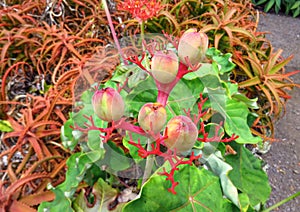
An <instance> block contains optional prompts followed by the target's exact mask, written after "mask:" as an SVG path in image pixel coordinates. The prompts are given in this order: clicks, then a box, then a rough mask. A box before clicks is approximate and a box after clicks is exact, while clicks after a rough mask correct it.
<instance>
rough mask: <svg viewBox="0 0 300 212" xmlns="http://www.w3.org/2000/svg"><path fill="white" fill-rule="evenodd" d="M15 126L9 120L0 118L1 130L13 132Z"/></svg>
mask: <svg viewBox="0 0 300 212" xmlns="http://www.w3.org/2000/svg"><path fill="white" fill-rule="evenodd" d="M12 131H13V128H12V126H11V124H10V123H9V121H6V120H0V132H12Z"/></svg>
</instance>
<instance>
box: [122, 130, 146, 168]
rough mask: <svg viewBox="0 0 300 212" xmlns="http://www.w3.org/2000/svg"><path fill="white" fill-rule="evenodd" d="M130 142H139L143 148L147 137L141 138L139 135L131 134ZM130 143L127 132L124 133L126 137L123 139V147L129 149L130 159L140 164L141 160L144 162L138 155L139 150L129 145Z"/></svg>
mask: <svg viewBox="0 0 300 212" xmlns="http://www.w3.org/2000/svg"><path fill="white" fill-rule="evenodd" d="M131 136H132V140H133V141H134V142H136V143H137V142H138V140H140V142H141V145H142V146H143V147H144V148H145V146H146V144H147V137H145V136H141V135H139V134H136V133H132V135H131ZM129 141H130V137H129V135H128V132H127V133H126V136H125V137H124V138H123V145H124V146H125V147H126V148H127V149H129V154H130V155H131V157H132V158H133V159H134V160H135V161H136V163H138V162H140V161H141V160H144V159H143V158H141V157H140V156H139V155H138V150H139V148H137V147H136V146H134V145H132V144H129V143H128V142H129Z"/></svg>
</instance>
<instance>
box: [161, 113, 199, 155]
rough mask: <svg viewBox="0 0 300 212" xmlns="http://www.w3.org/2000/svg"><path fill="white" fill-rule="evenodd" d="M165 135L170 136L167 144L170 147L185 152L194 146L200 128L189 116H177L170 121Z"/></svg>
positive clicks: (166, 140)
mask: <svg viewBox="0 0 300 212" xmlns="http://www.w3.org/2000/svg"><path fill="white" fill-rule="evenodd" d="M164 136H168V138H167V139H165V145H166V146H167V147H168V148H169V149H171V150H174V149H176V150H177V152H185V151H188V150H190V149H191V148H192V147H193V146H194V144H195V142H196V140H197V138H198V129H197V126H196V125H195V124H194V122H192V120H191V119H190V118H189V117H187V116H175V117H173V118H172V119H170V121H169V122H168V124H167V126H166V130H165V132H164Z"/></svg>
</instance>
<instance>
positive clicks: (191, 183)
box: [123, 165, 223, 212]
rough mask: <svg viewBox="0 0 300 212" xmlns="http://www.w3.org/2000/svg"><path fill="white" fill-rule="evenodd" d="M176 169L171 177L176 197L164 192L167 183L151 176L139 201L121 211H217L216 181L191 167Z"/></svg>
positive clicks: (219, 195) (218, 193)
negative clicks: (175, 182)
mask: <svg viewBox="0 0 300 212" xmlns="http://www.w3.org/2000/svg"><path fill="white" fill-rule="evenodd" d="M179 168H180V169H179V171H177V172H176V173H175V176H174V177H175V180H176V181H178V182H179V184H178V185H177V187H176V188H175V190H176V192H177V194H175V195H174V194H172V193H170V192H169V191H168V190H167V189H168V188H169V187H170V182H169V181H166V177H165V176H160V175H158V174H154V175H152V177H151V178H150V179H149V180H148V181H147V182H146V183H145V184H144V186H143V188H142V191H141V196H140V198H138V199H136V200H134V201H132V202H129V203H128V204H127V205H125V207H124V209H123V211H124V212H132V211H139V212H143V211H147V212H152V211H153V212H157V211H172V210H174V211H175V210H176V211H182V212H184V211H195V212H196V211H197V212H202V211H203V212H204V211H221V208H222V203H223V197H222V192H221V188H220V183H219V178H218V177H216V176H214V175H213V174H212V173H211V172H209V171H207V170H205V169H201V170H199V169H198V168H196V167H195V166H189V165H184V166H180V167H179Z"/></svg>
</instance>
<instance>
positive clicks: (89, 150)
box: [39, 48, 270, 212]
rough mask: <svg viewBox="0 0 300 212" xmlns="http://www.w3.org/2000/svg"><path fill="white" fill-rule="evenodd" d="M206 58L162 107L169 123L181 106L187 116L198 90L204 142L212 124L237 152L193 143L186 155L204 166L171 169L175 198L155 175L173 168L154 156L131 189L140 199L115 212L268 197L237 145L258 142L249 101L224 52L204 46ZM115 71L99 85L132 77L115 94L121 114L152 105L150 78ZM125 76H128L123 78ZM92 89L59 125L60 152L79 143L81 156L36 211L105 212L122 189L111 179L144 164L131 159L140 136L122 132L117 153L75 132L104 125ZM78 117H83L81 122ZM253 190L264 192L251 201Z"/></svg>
mask: <svg viewBox="0 0 300 212" xmlns="http://www.w3.org/2000/svg"><path fill="white" fill-rule="evenodd" d="M208 56H209V57H210V59H211V61H212V63H204V64H202V66H201V67H200V68H199V69H198V70H196V71H194V72H191V73H188V74H186V75H185V76H184V77H183V78H182V79H181V81H180V82H179V83H178V84H177V85H176V86H175V87H174V89H173V90H172V92H171V93H170V97H169V99H168V100H169V101H168V102H167V106H166V109H167V111H168V119H170V118H171V117H172V116H174V114H176V115H182V114H184V110H186V109H190V112H191V114H198V113H199V108H198V107H197V102H198V101H199V94H200V93H202V94H203V95H204V96H207V97H208V100H207V101H206V103H205V104H204V105H203V107H204V108H202V109H203V110H207V109H208V108H211V109H212V110H211V112H210V113H209V115H208V117H207V118H205V119H204V118H203V120H202V122H205V123H207V125H206V127H205V128H206V129H207V130H208V131H209V134H208V138H212V137H214V136H215V133H214V131H215V129H216V127H219V131H218V135H220V133H222V132H223V133H225V137H229V136H231V135H232V134H233V133H235V134H237V135H239V138H238V139H237V140H236V142H233V143H232V144H231V145H232V146H233V148H234V149H235V151H236V152H237V154H236V155H227V154H228V153H227V152H226V151H225V149H224V148H225V144H223V143H219V141H218V140H215V141H216V142H211V143H202V142H198V143H197V144H196V145H195V148H194V149H193V150H192V151H193V152H194V154H195V155H199V154H201V155H202V157H201V158H200V159H199V162H200V164H203V165H204V164H205V165H206V167H207V169H205V168H203V167H202V165H197V166H196V165H188V164H184V165H180V166H178V168H179V170H177V171H175V172H174V176H173V177H174V180H175V181H176V182H178V183H179V184H178V185H177V186H176V187H175V192H176V193H177V194H173V193H171V192H169V191H168V188H170V185H171V182H170V181H168V180H166V176H163V175H161V173H162V171H170V170H171V169H172V168H174V167H172V166H171V165H170V164H169V163H167V162H165V163H163V165H159V164H161V162H159V158H155V159H154V160H155V161H156V162H155V165H154V167H153V171H154V173H153V174H152V175H151V176H150V178H149V179H148V180H147V181H146V183H144V184H143V185H141V184H140V182H139V180H136V182H135V183H136V185H137V186H136V189H137V191H135V192H133V193H129V194H128V195H134V196H136V195H138V194H139V197H138V198H135V199H134V198H129V199H128V200H127V201H126V202H127V203H126V202H119V203H118V204H117V206H116V208H115V211H121V210H122V211H125V212H126V211H133V210H136V209H138V210H139V211H158V210H159V211H170V210H179V211H222V210H223V209H224V208H226V209H227V208H231V209H232V211H234V210H236V211H254V209H253V207H254V206H256V205H258V204H264V203H265V201H266V199H267V198H268V196H269V194H270V190H269V186H268V179H267V177H266V175H265V174H264V171H263V170H262V168H261V165H260V162H259V160H258V159H257V158H255V157H254V156H253V155H252V154H251V153H250V152H249V151H247V150H246V149H245V147H244V144H249V143H258V142H261V141H262V140H261V138H259V137H256V136H254V135H252V133H251V131H250V127H249V125H248V122H247V117H248V116H249V115H250V110H249V108H255V107H256V104H255V102H256V100H255V99H249V98H247V97H245V96H244V95H242V94H241V93H239V92H238V88H237V85H236V84H235V83H231V82H230V78H229V75H230V73H231V71H232V69H233V68H234V64H233V63H232V62H231V57H230V54H222V53H221V52H220V51H219V50H217V49H215V48H211V49H209V51H208ZM121 66H124V65H123V64H121V65H120V67H118V68H117V70H116V72H115V74H114V76H113V77H112V79H111V80H110V81H108V82H107V83H106V84H104V85H103V86H102V87H106V86H112V87H116V83H120V84H121V85H122V84H123V83H124V82H125V81H129V80H131V85H133V86H129V88H130V89H129V90H128V91H124V90H123V91H122V92H121V93H120V94H121V95H122V96H123V98H124V99H125V102H126V105H128V106H129V107H127V112H126V114H127V115H128V116H132V117H135V116H136V115H137V113H138V111H139V108H141V106H142V105H144V104H145V103H146V102H152V101H155V100H156V97H157V95H158V94H157V89H156V85H155V82H154V81H153V79H152V78H151V77H149V76H147V77H146V79H143V78H139V77H136V75H130V74H128V73H130V72H132V70H137V68H136V67H135V66H134V65H130V66H124V67H125V69H124V68H121ZM124 76H129V77H128V80H127V79H126V78H127V77H124ZM91 91H92V90H87V91H85V92H84V93H83V94H82V98H81V99H80V101H78V102H77V104H78V105H81V110H79V111H76V112H72V113H71V115H70V119H69V120H68V121H67V122H66V124H65V125H64V126H63V128H62V139H63V140H64V144H65V145H66V148H71V149H74V148H75V147H76V146H79V147H80V149H81V151H80V152H77V153H74V154H72V156H71V157H70V158H69V159H68V161H67V167H68V171H67V172H66V178H65V181H64V182H63V183H62V184H60V185H58V186H57V187H56V188H53V189H52V190H53V192H54V193H55V194H56V196H57V198H56V199H55V200H54V201H53V202H48V203H43V204H41V205H40V207H39V210H40V211H42V210H43V209H47V208H49V209H50V208H51V210H56V211H59V210H62V206H63V207H65V210H66V209H67V210H69V211H94V210H106V209H107V208H108V207H110V204H111V203H112V202H114V201H115V200H116V198H117V197H118V196H122V195H124V193H123V190H124V188H123V187H122V185H120V182H119V178H117V177H115V175H118V173H120V172H123V171H126V170H128V169H129V170H130V169H132V168H133V167H143V166H144V163H145V160H143V159H142V158H141V157H140V155H139V154H138V152H139V150H140V149H139V148H137V147H136V146H134V145H132V144H130V143H129V141H132V140H133V141H137V140H138V139H140V142H141V145H142V146H144V147H145V145H146V142H147V139H146V137H144V136H141V135H138V134H135V133H131V135H130V134H129V133H126V134H125V135H124V137H123V139H122V145H123V146H124V147H125V150H124V148H120V146H119V145H117V143H116V142H115V140H114V139H110V140H109V141H108V142H107V143H103V142H102V138H101V137H100V135H101V133H100V131H98V130H89V131H87V132H85V133H84V132H81V133H78V131H80V130H78V129H79V128H76V126H77V127H86V126H87V125H86V124H91V121H92V120H93V121H94V123H95V125H96V126H97V127H101V128H103V127H107V125H106V124H105V123H104V122H103V121H101V120H100V119H98V118H97V117H96V116H95V115H94V114H93V112H92V110H91V102H90V99H91V98H92V93H93V92H91ZM83 115H86V116H88V117H90V119H86V118H82V117H83ZM86 116H85V117H86ZM220 122H221V123H220ZM222 122H223V124H222ZM74 124H76V126H75V128H74ZM71 126H73V127H71ZM215 139H217V138H215ZM67 141H70V142H69V143H68V142H67ZM69 144H71V145H69ZM226 155H227V156H226ZM185 159H187V158H185ZM100 167H105V168H100ZM131 172H132V171H131ZM249 173H251V176H250V177H249ZM256 174H257V176H259V178H260V179H261V181H262V182H261V183H260V184H258V183H257V177H255V176H254V175H256ZM239 182H242V184H239ZM257 187H259V189H260V190H261V191H263V192H261V194H260V195H258V196H253V191H254V190H255V189H256V188H257ZM82 188H90V189H91V188H92V189H93V191H94V192H93V193H94V195H92V196H91V195H90V194H88V193H87V189H82ZM76 191H77V192H76ZM62 195H63V196H62ZM162 197H163V198H162ZM133 199H134V200H133ZM58 201H59V204H58ZM86 201H91V202H93V203H94V205H93V206H92V207H88V206H87V203H86Z"/></svg>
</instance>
